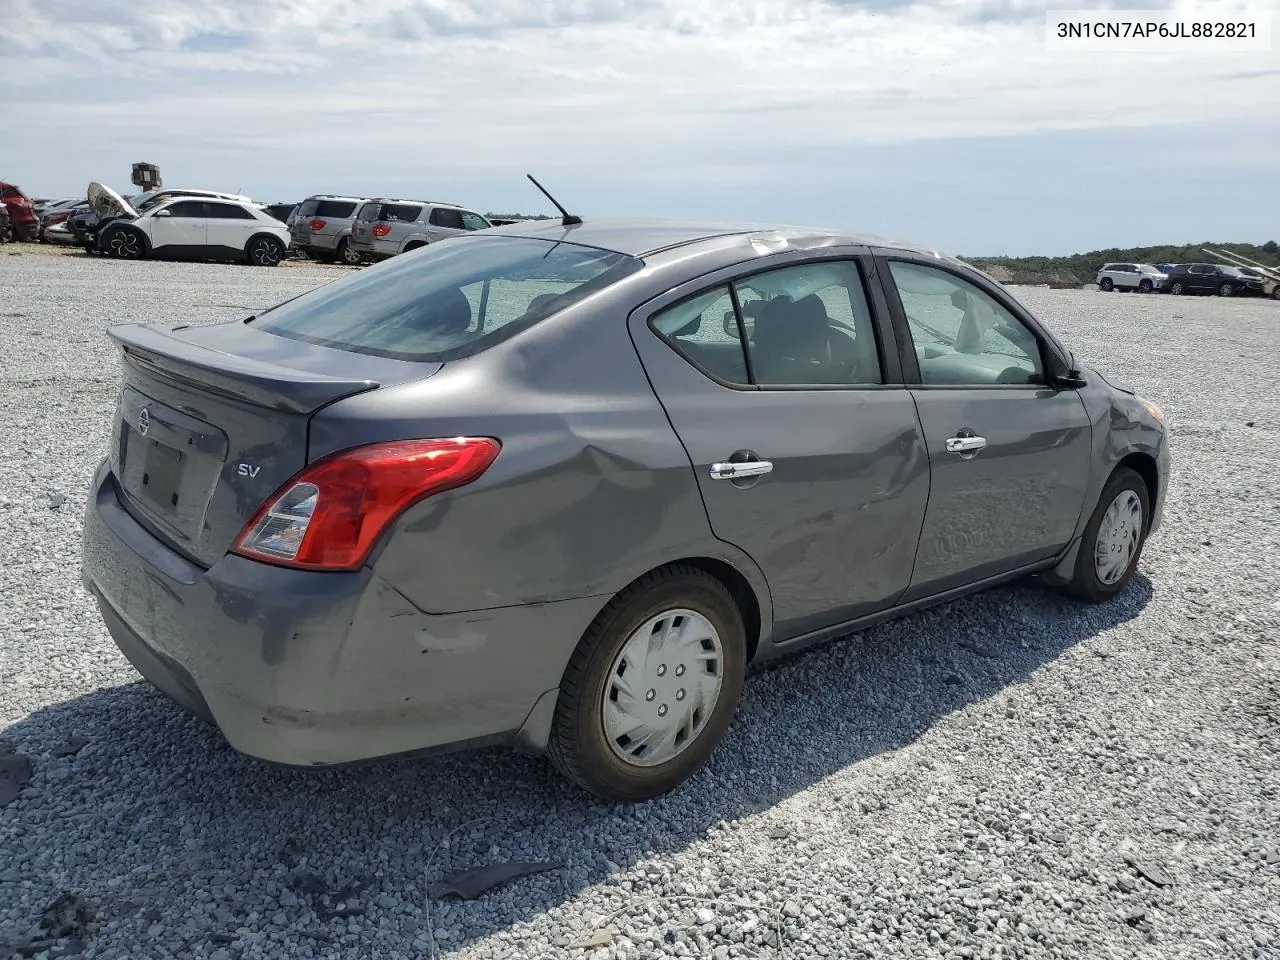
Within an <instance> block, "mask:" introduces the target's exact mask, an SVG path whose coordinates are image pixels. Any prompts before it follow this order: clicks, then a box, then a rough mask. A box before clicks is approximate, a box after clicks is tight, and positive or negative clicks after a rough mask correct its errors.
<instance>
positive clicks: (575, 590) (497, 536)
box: [309, 278, 767, 628]
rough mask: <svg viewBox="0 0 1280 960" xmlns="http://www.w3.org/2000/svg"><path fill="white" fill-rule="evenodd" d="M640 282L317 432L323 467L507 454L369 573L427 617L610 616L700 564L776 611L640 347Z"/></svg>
mask: <svg viewBox="0 0 1280 960" xmlns="http://www.w3.org/2000/svg"><path fill="white" fill-rule="evenodd" d="M631 279H637V278H630V279H629V280H628V281H624V282H623V283H621V284H618V285H616V286H615V287H614V288H611V289H610V290H608V291H604V292H602V293H600V294H597V295H596V296H595V297H593V298H591V299H589V300H587V301H584V302H583V303H580V304H577V305H575V306H574V307H571V308H570V309H568V310H566V311H564V312H562V313H560V314H558V315H556V316H553V317H551V318H549V319H547V320H545V321H543V322H542V323H541V324H539V325H537V326H535V327H533V328H531V329H529V330H526V331H524V332H522V333H520V334H518V335H516V336H515V337H513V338H511V339H510V340H507V341H505V342H504V343H501V344H498V345H496V346H494V347H491V348H490V349H489V350H487V351H485V352H483V353H481V354H478V355H476V356H473V357H469V358H466V359H463V360H458V361H454V362H451V363H448V364H446V365H445V366H444V368H443V369H442V370H441V371H440V372H439V373H437V374H436V375H434V376H432V377H431V378H430V379H428V380H424V381H421V382H418V383H413V384H406V385H403V386H401V387H397V388H393V389H383V390H376V391H372V392H370V393H367V394H363V395H361V396H356V397H351V398H349V399H347V400H343V401H341V402H340V403H337V404H335V405H333V406H332V407H329V408H327V409H326V410H324V411H322V412H321V413H320V414H318V415H317V416H316V418H315V420H314V421H313V425H312V434H311V446H310V451H309V454H310V456H311V457H312V458H315V457H319V456H323V455H324V454H326V453H329V452H331V451H333V450H337V449H341V448H342V447H346V446H350V445H353V444H355V443H367V442H372V441H377V440H389V439H397V438H410V437H441V436H444V437H448V436H491V437H496V438H498V439H499V440H500V441H501V443H502V452H501V453H500V455H499V456H498V458H497V460H495V461H494V463H493V465H492V466H491V467H490V468H489V470H488V471H487V472H486V473H485V475H484V476H483V477H481V478H480V480H478V481H476V482H475V483H473V484H472V485H470V486H468V487H465V488H462V489H459V490H456V491H452V492H446V493H442V494H439V495H436V496H434V497H431V498H429V499H428V500H425V501H423V502H420V503H418V504H417V505H415V506H413V507H411V508H410V509H409V510H408V511H406V512H405V513H404V514H403V515H402V516H401V517H400V518H399V520H398V521H397V522H396V524H395V525H394V530H393V531H392V534H391V535H390V536H388V537H385V538H384V540H383V541H382V544H381V546H380V548H379V551H378V552H377V553H376V555H375V556H374V558H373V559H372V561H371V563H372V565H373V567H374V569H375V570H376V571H377V572H378V574H379V575H380V576H382V577H383V578H384V579H385V580H387V581H388V582H389V583H391V584H393V585H394V586H395V588H396V589H397V590H399V591H400V592H402V593H403V594H404V595H405V596H406V597H407V598H408V599H409V600H410V601H411V602H412V603H413V604H414V605H415V606H417V607H418V608H419V609H421V610H423V611H426V612H431V613H446V612H458V611H467V610H481V609H488V608H494V607H502V606H510V605H515V604H538V603H545V602H549V601H555V600H563V599H570V598H582V597H592V596H594V597H600V598H601V601H600V605H601V606H602V605H603V603H604V602H605V601H606V599H607V597H609V596H612V595H613V594H614V593H616V592H617V591H619V590H621V589H622V588H623V587H625V586H626V585H627V584H628V583H630V582H631V581H632V580H634V579H635V578H636V577H638V576H640V575H641V574H643V573H645V572H647V571H648V570H650V569H652V568H654V567H657V566H660V565H662V564H664V563H667V562H669V561H672V560H675V559H680V558H685V557H697V556H711V557H715V558H717V559H724V560H726V561H728V562H730V563H731V564H732V565H734V566H735V567H738V568H739V569H740V570H741V572H743V574H744V576H747V578H748V580H750V581H751V582H752V583H753V586H754V587H755V588H756V590H757V595H758V596H762V599H764V598H767V588H765V587H764V584H763V578H762V577H761V576H760V574H759V571H758V570H756V569H755V568H754V566H753V565H751V564H750V561H749V560H746V558H745V557H742V556H738V555H737V554H736V552H735V551H734V550H733V548H730V547H729V546H728V545H727V544H723V543H721V542H720V541H718V540H716V539H715V537H714V536H713V535H712V534H711V530H710V527H709V524H708V522H707V517H706V512H705V510H704V508H703V505H702V500H701V497H700V496H699V493H698V488H697V481H696V478H695V476H694V474H693V469H692V466H691V465H690V463H689V459H688V456H687V454H686V453H685V451H684V448H683V446H682V445H681V444H680V442H679V440H678V438H677V437H676V435H675V433H674V431H673V430H672V429H671V426H670V424H669V422H668V421H667V418H666V415H665V413H664V412H663V410H662V407H661V405H660V404H659V403H658V401H657V398H656V397H655V396H654V393H653V390H652V388H651V387H650V385H649V382H648V380H647V378H646V377H645V374H644V371H643V369H642V367H641V366H640V362H639V358H638V357H637V355H636V353H635V350H634V347H633V345H632V344H631V341H630V338H629V336H628V334H627V327H626V316H627V312H628V310H629V309H630V306H631V305H632V304H633V303H634V302H635V300H634V299H633V297H634V296H635V295H636V287H637V284H633V283H631V282H630V281H631ZM643 283H644V279H643V278H638V285H640V286H643ZM744 568H745V569H744ZM761 605H762V607H766V606H767V600H765V602H762V604H761ZM765 613H766V614H767V611H765ZM585 626H586V624H583V627H584V628H585Z"/></svg>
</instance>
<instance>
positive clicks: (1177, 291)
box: [1169, 283, 1185, 297]
mask: <svg viewBox="0 0 1280 960" xmlns="http://www.w3.org/2000/svg"><path fill="white" fill-rule="evenodd" d="M1184 289H1185V288H1184V287H1183V286H1182V284H1181V283H1174V284H1173V286H1171V287H1170V288H1169V292H1170V293H1172V294H1173V295H1174V296H1175V297H1180V296H1182V293H1183V290H1184Z"/></svg>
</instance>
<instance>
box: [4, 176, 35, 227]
mask: <svg viewBox="0 0 1280 960" xmlns="http://www.w3.org/2000/svg"><path fill="white" fill-rule="evenodd" d="M0 203H3V204H4V207H5V210H6V211H7V212H8V214H9V230H10V231H11V233H12V234H13V238H14V239H15V240H20V241H23V242H26V241H31V240H35V239H36V237H37V234H38V233H39V230H40V218H39V217H37V216H36V211H35V208H34V207H33V206H32V204H31V201H30V200H29V199H28V198H27V195H26V194H25V193H23V192H22V190H21V188H19V187H18V186H17V185H16V184H12V183H6V182H4V181H3V180H0Z"/></svg>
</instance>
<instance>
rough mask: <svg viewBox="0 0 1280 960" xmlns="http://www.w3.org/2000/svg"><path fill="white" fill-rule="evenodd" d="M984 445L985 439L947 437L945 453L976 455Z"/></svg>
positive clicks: (985, 443)
mask: <svg viewBox="0 0 1280 960" xmlns="http://www.w3.org/2000/svg"><path fill="white" fill-rule="evenodd" d="M986 445H987V438H986V437H948V438H947V453H976V452H977V451H979V450H981V449H982V448H983V447H985V446H986Z"/></svg>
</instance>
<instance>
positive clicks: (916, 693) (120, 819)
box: [0, 574, 1153, 956]
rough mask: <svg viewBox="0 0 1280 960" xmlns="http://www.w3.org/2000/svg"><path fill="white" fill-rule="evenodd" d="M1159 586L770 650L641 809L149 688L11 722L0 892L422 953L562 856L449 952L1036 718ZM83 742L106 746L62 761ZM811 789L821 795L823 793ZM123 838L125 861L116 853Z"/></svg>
mask: <svg viewBox="0 0 1280 960" xmlns="http://www.w3.org/2000/svg"><path fill="white" fill-rule="evenodd" d="M1152 596H1153V588H1152V585H1151V583H1150V581H1149V580H1147V579H1146V578H1145V577H1144V576H1142V575H1141V574H1139V575H1137V576H1135V578H1134V580H1133V581H1132V583H1131V586H1130V588H1129V589H1128V590H1127V591H1126V593H1125V594H1124V595H1122V596H1121V597H1119V598H1117V599H1116V600H1114V601H1112V602H1110V603H1108V604H1102V605H1098V606H1089V605H1084V604H1079V603H1076V602H1074V601H1072V600H1069V599H1067V598H1064V597H1062V596H1060V595H1059V594H1057V593H1054V592H1051V591H1048V590H1045V589H1043V588H1041V587H1040V586H1038V585H1036V584H1035V583H1034V582H1028V583H1023V584H1017V585H1014V586H1010V587H1004V588H1000V589H997V590H994V591H990V592H988V593H985V594H982V595H978V596H974V597H970V598H966V599H963V600H959V601H956V602H953V603H951V604H947V605H945V606H941V607H936V608H933V609H930V610H926V611H924V612H922V613H918V614H916V615H913V616H911V617H909V618H907V619H905V620H900V621H895V622H891V623H886V624H882V625H880V626H877V627H875V628H872V629H870V630H867V631H865V632H863V633H860V634H858V635H856V636H854V637H851V638H849V639H847V640H845V641H842V642H836V643H833V644H830V645H826V646H823V647H820V648H817V649H815V650H812V651H810V652H808V653H806V654H803V655H800V656H798V657H795V658H791V659H788V660H785V661H781V662H779V663H777V664H776V665H770V666H769V667H767V668H765V669H762V670H759V671H756V672H755V673H754V674H753V675H752V676H751V677H749V678H748V681H747V688H746V691H745V693H744V696H743V701H742V704H741V707H740V710H739V713H738V716H737V719H736V720H735V722H734V725H733V727H732V729H731V730H730V732H729V734H728V736H727V737H726V739H725V741H724V742H723V743H722V744H721V746H720V748H719V749H718V750H717V752H716V754H715V756H714V758H713V760H712V762H711V763H710V764H709V766H708V767H707V769H705V770H704V771H702V772H701V773H700V774H699V775H698V776H697V777H696V778H695V779H694V780H693V781H691V782H690V783H689V784H687V785H686V786H685V787H684V788H683V789H681V790H679V791H678V792H676V793H675V794H673V795H671V796H668V797H664V798H660V799H658V800H655V801H652V802H650V803H647V804H643V805H640V806H633V807H629V806H624V805H611V804H604V803H600V802H596V801H594V800H592V799H590V798H587V797H585V796H583V795H582V794H580V793H579V792H577V791H576V790H575V789H574V788H572V787H570V786H569V785H567V784H566V783H564V782H562V781H561V780H560V779H559V778H558V777H557V776H556V775H555V774H554V773H553V772H552V771H551V770H550V767H549V765H548V764H546V763H544V762H543V761H542V760H539V759H535V758H529V757H523V756H520V755H517V754H514V753H510V752H507V751H504V750H496V749H495V750H485V751H476V752H471V753H462V754H453V755H448V756H442V757H435V758H429V759H420V760H412V761H404V762H396V763H390V764H383V765H378V766H373V767H365V768H360V769H351V770H342V771H305V770H303V771H299V770H291V769H282V768H276V767H271V766H268V765H264V764H262V763H259V762H256V761H254V760H251V759H248V758H246V757H243V756H241V755H239V754H237V753H235V752H234V751H233V750H232V749H231V748H230V747H228V746H227V745H226V743H225V741H223V740H222V738H221V737H220V736H219V735H218V734H217V733H216V731H214V730H212V729H211V728H209V727H206V726H205V725H203V724H201V723H200V722H198V721H196V720H194V719H192V718H190V717H188V716H187V715H186V714H184V713H183V712H182V711H181V710H180V709H179V708H178V707H177V706H175V705H173V704H172V703H171V702H170V701H168V700H167V699H166V698H164V697H163V696H162V695H161V694H159V693H157V692H155V691H154V690H152V689H151V688H150V687H149V686H148V685H147V684H145V683H142V682H139V683H133V684H128V685H125V686H122V687H116V688H111V689H103V690H99V691H96V692H94V693H91V694H88V695H86V696H84V697H81V698H78V699H76V700H72V701H68V702H64V703H59V704H57V705H55V706H51V707H48V708H46V709H43V710H40V711H37V712H35V713H33V714H32V715H31V716H29V717H27V718H26V719H24V720H22V721H20V722H19V723H17V724H14V725H13V726H11V727H10V728H9V729H8V730H7V731H6V732H5V734H4V738H3V739H4V740H6V741H8V742H9V744H10V745H11V746H12V747H14V748H15V749H17V750H20V751H21V752H22V753H24V754H26V755H27V756H29V757H30V758H31V760H32V763H33V768H34V772H33V776H32V779H31V783H30V786H29V787H28V788H27V790H26V791H25V793H24V794H23V795H22V796H20V797H19V798H18V799H16V800H14V801H13V802H12V803H11V804H9V805H8V806H7V807H0V836H5V837H9V838H12V839H10V840H6V844H7V845H8V846H9V847H10V849H11V850H12V851H13V853H14V856H13V858H12V859H11V866H7V867H6V866H5V865H3V864H0V901H3V900H4V899H6V897H8V896H9V895H10V894H15V895H16V891H17V890H18V886H17V885H18V884H19V883H23V884H34V885H35V887H34V889H32V888H30V887H28V888H26V892H25V893H24V895H23V902H30V903H32V904H35V903H36V901H37V900H42V901H43V902H47V901H48V900H52V899H53V898H54V897H56V896H58V895H59V894H60V893H64V892H73V893H77V894H79V895H81V896H83V897H84V898H85V900H86V902H88V903H89V904H90V905H91V907H92V909H93V911H94V913H95V916H96V917H97V919H98V921H99V923H101V924H103V927H102V930H101V931H100V932H99V933H98V936H99V937H114V936H117V935H120V936H123V933H121V931H123V930H125V929H126V928H129V929H134V928H136V929H137V930H139V931H141V930H146V929H151V930H152V931H154V929H155V928H154V927H153V926H151V924H153V923H162V924H163V929H164V930H167V931H170V934H169V935H171V936H175V937H176V936H178V931H182V934H181V935H182V937H183V940H182V942H181V943H178V942H175V944H174V945H173V946H174V949H177V948H178V947H179V946H181V947H182V949H183V950H194V951H195V953H194V955H197V956H203V955H207V953H206V952H208V951H213V950H215V949H216V947H217V945H219V944H226V945H228V946H230V947H232V949H233V951H234V948H235V947H237V946H239V945H240V944H241V940H240V939H239V938H240V937H241V936H243V934H242V933H237V930H239V929H240V928H242V927H245V926H252V927H256V926H258V925H261V926H262V927H263V928H264V929H265V928H266V927H267V926H268V925H269V924H270V923H276V924H277V927H275V928H273V929H279V930H280V932H282V933H283V932H284V928H287V929H289V930H291V931H293V935H295V936H301V937H303V941H304V942H307V943H311V944H312V945H313V946H319V945H320V944H322V943H325V942H330V943H334V944H337V943H340V942H342V941H341V940H340V938H341V937H342V936H350V935H351V933H350V925H351V924H353V923H357V922H360V923H361V924H362V925H361V926H360V932H359V933H358V934H357V937H358V941H357V942H360V943H363V944H365V945H366V946H375V945H376V946H377V947H378V948H379V951H380V952H383V951H386V950H393V949H397V948H399V949H403V950H404V951H405V952H408V953H411V954H415V955H416V954H417V953H419V952H421V951H422V949H423V947H422V944H424V943H425V942H426V941H423V940H422V939H421V938H422V937H424V936H428V934H427V933H426V930H427V926H426V923H427V918H426V914H425V907H426V904H427V894H426V888H427V885H428V884H429V883H430V882H431V881H433V880H435V879H437V878H439V877H440V876H442V875H444V874H446V873H448V872H450V871H454V870H462V869H466V868H469V867H474V866H478V865H483V864H489V863H494V862H500V861H508V860H530V861H534V860H536V861H542V860H551V861H556V862H558V863H559V864H560V865H561V866H560V868H559V869H557V870H554V871H552V872H549V873H544V874H541V875H538V876H531V877H526V878H523V879H519V880H516V881H514V882H512V883H510V884H508V885H507V886H505V887H503V888H500V889H498V890H495V891H493V892H491V893H490V894H487V895H485V896H483V897H481V898H480V899H478V900H475V901H468V902H462V903H457V902H452V903H448V904H440V903H435V904H432V906H431V910H432V918H431V919H432V922H433V924H434V927H435V929H436V930H437V933H438V932H439V931H440V930H441V929H442V928H443V929H444V930H445V931H446V932H445V934H444V935H443V936H442V937H438V939H439V940H440V943H439V946H440V947H441V948H442V949H444V950H449V949H456V948H458V947H461V946H463V945H465V944H466V943H468V942H472V941H474V940H476V939H479V938H482V937H486V936H489V935H492V934H495V933H502V932H503V931H510V929H511V928H512V927H513V926H514V925H516V924H519V923H522V922H525V921H529V920H531V919H534V918H536V917H537V916H538V915H540V914H542V913H544V912H546V911H548V910H551V909H553V908H555V907H556V906H558V905H559V904H561V903H564V902H565V901H567V900H569V899H571V898H573V897H574V896H575V895H577V894H578V893H579V892H580V891H581V890H582V889H583V888H584V887H586V886H588V885H590V884H596V883H600V882H603V881H606V880H607V879H608V878H609V877H610V874H616V873H618V872H619V871H621V872H623V873H627V872H628V871H630V870H631V868H632V867H635V866H636V865H637V863H638V862H639V861H641V860H646V861H648V860H649V859H650V858H652V857H655V856H662V855H663V854H668V853H674V852H678V851H681V850H684V849H685V848H687V847H689V846H690V845H691V844H694V843H697V842H698V841H699V840H703V839H705V838H706V837H707V836H708V833H709V832H710V833H714V832H715V831H716V829H717V827H718V826H719V825H721V824H722V821H732V820H740V819H742V818H745V817H751V816H753V815H756V814H762V813H765V819H767V820H768V821H769V822H770V824H772V826H771V827H770V828H769V829H770V830H772V831H773V832H774V834H776V837H777V838H781V837H782V836H783V832H784V831H785V829H786V827H785V823H786V820H787V818H788V816H789V813H788V810H787V809H785V808H783V809H771V808H776V807H777V806H778V805H779V804H780V803H781V802H783V801H785V800H786V799H787V798H789V797H791V796H793V795H794V794H796V793H797V792H799V791H801V790H804V789H805V788H808V787H810V786H813V785H815V784H818V783H820V782H821V781H823V780H824V778H827V777H829V776H831V775H833V774H836V773H838V772H840V771H844V770H846V768H848V767H850V766H851V765H853V764H857V763H859V762H860V761H864V760H868V759H870V758H875V757H877V756H880V755H883V754H887V753H890V752H892V751H895V750H898V749H900V748H903V747H905V746H908V745H910V744H911V743H913V742H914V741H915V740H916V739H917V738H918V737H920V736H921V735H922V734H923V733H925V732H926V731H928V730H929V729H930V728H932V727H934V726H936V725H939V724H942V723H961V722H963V720H964V718H963V717H955V716H953V715H955V714H957V713H958V712H959V711H965V710H966V708H976V709H978V710H986V711H987V712H988V713H990V714H992V715H994V716H997V717H998V718H999V719H1000V722H1005V723H1008V724H1011V725H1016V724H1018V723H1019V722H1020V720H1019V716H1018V713H1017V711H1016V710H1014V709H1011V708H1008V707H1006V706H1005V705H1003V704H1002V705H999V707H998V710H997V707H995V706H990V707H988V706H987V705H985V704H984V703H983V702H984V701H987V700H989V699H990V698H992V697H995V696H997V695H999V694H1001V693H1002V691H1005V690H1007V689H1008V688H1010V687H1013V686H1015V685H1022V684H1032V688H1031V689H1032V690H1034V683H1035V682H1036V681H1035V677H1034V674H1035V672H1036V671H1037V669H1038V668H1040V667H1041V666H1043V665H1044V664H1046V663H1049V662H1050V661H1053V660H1056V659H1058V658H1060V657H1062V656H1064V655H1067V654H1069V653H1070V654H1071V655H1079V656H1099V657H1105V656H1109V655H1111V654H1113V653H1115V652H1117V650H1116V649H1115V646H1114V645H1115V644H1117V643H1118V642H1119V640H1118V639H1113V638H1111V637H1109V636H1107V632H1108V631H1110V630H1111V629H1112V628H1115V627H1117V626H1119V625H1121V624H1123V623H1125V622H1126V621H1129V620H1132V619H1134V618H1136V617H1138V616H1139V615H1140V614H1141V613H1142V611H1143V609H1144V607H1145V606H1146V605H1147V603H1148V601H1149V600H1150V599H1151V597H1152ZM1086 642H1087V650H1077V649H1076V648H1078V647H1080V646H1081V645H1082V644H1086ZM1026 699H1027V698H1025V697H1014V698H1010V700H1009V702H1010V703H1011V704H1012V703H1014V702H1019V703H1020V702H1024V701H1025V700H1026ZM987 719H989V718H987ZM75 736H82V737H85V738H88V743H87V744H86V745H84V746H83V747H82V748H80V749H79V752H78V753H77V754H75V755H74V756H70V757H58V756H57V755H56V754H57V752H58V748H59V747H60V746H62V745H65V744H66V742H67V741H68V738H71V737H75ZM877 776H878V774H877V773H876V772H875V771H874V770H871V771H869V772H868V773H867V774H866V776H865V777H863V778H862V780H861V781H860V782H866V783H867V784H868V788H867V789H868V802H869V803H871V804H872V806H871V807H869V808H870V809H875V808H876V807H875V806H874V804H877V803H883V802H884V801H883V800H882V799H876V797H877V795H879V791H877V790H876V789H875V787H876V780H875V778H876V777H877ZM885 776H887V774H886V775H885ZM845 792H848V788H847V787H846V788H845ZM811 796H812V797H815V799H814V801H813V802H816V803H818V804H819V805H821V802H822V801H821V793H819V794H817V795H811ZM766 812H767V813H766ZM773 821H778V823H776V824H774V823H773ZM762 831H763V828H762ZM764 835H765V833H764V832H762V836H764ZM765 842H768V841H765ZM120 849H127V851H128V855H127V856H120V857H117V856H116V851H117V850H120ZM778 855H779V856H785V845H784V846H783V847H780V849H779V854H778ZM646 867H647V865H646ZM55 878H56V879H55ZM621 879H625V878H621ZM33 898H34V899H33ZM14 902H16V901H14ZM34 909H35V913H34V914H32V915H30V920H31V923H32V924H33V925H34V924H36V923H37V922H38V920H39V905H37V906H35V908H34ZM253 914H257V916H256V917H254V916H252V915H253ZM347 914H351V915H347ZM356 915H359V916H360V917H362V920H361V921H356V920H355V919H353V917H354V916H356ZM281 920H283V921H284V928H281V927H280V926H279V924H280V921H281ZM130 924H132V925H134V926H133V927H130ZM566 934H567V935H568V931H566ZM414 939H418V940H419V944H420V945H419V946H418V947H416V948H411V947H412V941H413V940H414ZM233 941H234V943H233ZM3 954H4V951H3V950H2V949H0V956H2V955H3ZM232 955H233V956H234V952H233V954H232Z"/></svg>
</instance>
